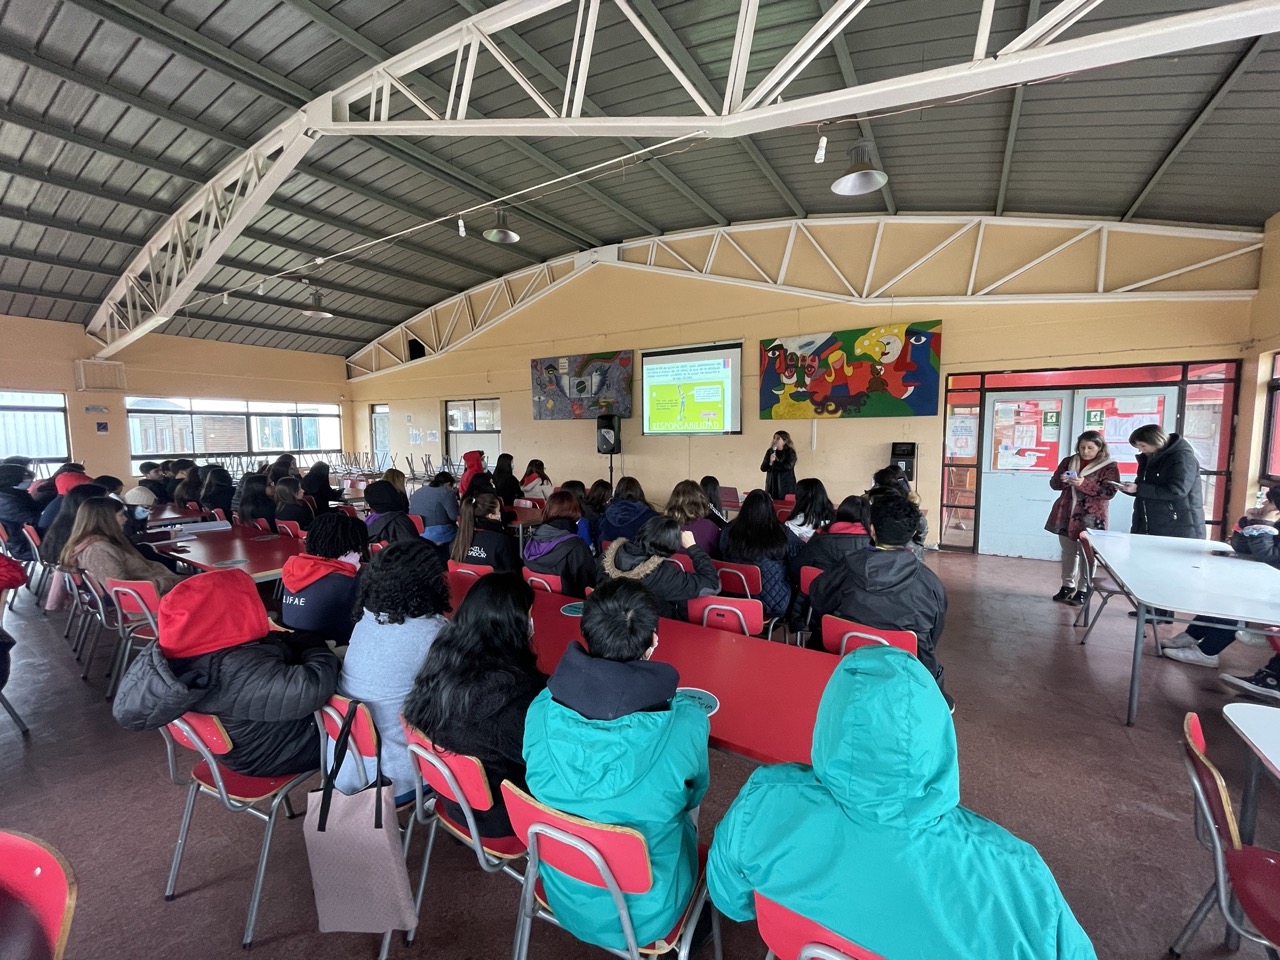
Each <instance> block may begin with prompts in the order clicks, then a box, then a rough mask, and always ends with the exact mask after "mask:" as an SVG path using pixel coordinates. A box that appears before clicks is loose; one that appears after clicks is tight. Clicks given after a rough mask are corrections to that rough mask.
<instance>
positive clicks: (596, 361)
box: [529, 350, 635, 420]
mask: <svg viewBox="0 0 1280 960" xmlns="http://www.w3.org/2000/svg"><path fill="white" fill-rule="evenodd" d="M529 366H530V375H531V376H532V378H533V419H535V420H593V419H595V418H596V417H598V416H600V415H601V414H603V413H616V414H617V415H618V416H620V417H629V416H631V380H632V377H633V376H634V374H635V366H634V364H633V362H632V357H631V351H630V350H618V351H616V352H614V353H581V354H576V355H574V356H569V357H547V358H544V359H542V360H533V361H531V362H530V365H529Z"/></svg>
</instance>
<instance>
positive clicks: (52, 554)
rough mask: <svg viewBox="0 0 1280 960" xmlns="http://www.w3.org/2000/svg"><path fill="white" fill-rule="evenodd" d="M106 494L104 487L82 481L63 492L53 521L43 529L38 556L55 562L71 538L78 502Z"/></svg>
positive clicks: (78, 507)
mask: <svg viewBox="0 0 1280 960" xmlns="http://www.w3.org/2000/svg"><path fill="white" fill-rule="evenodd" d="M106 495H107V490H106V488H105V487H100V486H98V484H96V483H82V484H79V485H78V486H75V487H72V488H71V489H70V490H68V491H67V492H66V493H65V494H63V496H62V505H61V506H60V507H59V508H58V515H57V516H56V517H54V518H53V523H51V524H50V525H49V529H48V530H47V531H45V535H44V539H43V540H41V541H40V556H42V557H44V559H45V560H47V561H48V562H49V563H57V562H58V558H59V557H60V556H62V548H63V547H65V546H66V545H67V541H68V540H69V539H71V528H72V527H74V526H75V525H76V511H77V510H79V509H80V504H82V503H84V502H85V501H86V500H88V499H89V498H90V497H105V496H106ZM127 509H129V510H133V507H132V506H130V507H128V508H127Z"/></svg>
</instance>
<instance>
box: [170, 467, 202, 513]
mask: <svg viewBox="0 0 1280 960" xmlns="http://www.w3.org/2000/svg"><path fill="white" fill-rule="evenodd" d="M201 470H202V468H201V467H198V466H197V467H192V468H191V469H190V470H188V471H187V475H186V476H185V477H183V478H182V479H181V480H179V481H178V485H177V487H175V488H174V491H173V502H174V503H177V504H183V505H186V504H190V503H196V504H198V503H199V502H200V494H201V493H202V492H203V491H204V476H203V475H202V473H201ZM205 472H207V471H205Z"/></svg>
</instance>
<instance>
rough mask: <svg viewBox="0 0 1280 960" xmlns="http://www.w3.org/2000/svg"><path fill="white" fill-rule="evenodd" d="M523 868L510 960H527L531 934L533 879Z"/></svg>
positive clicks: (527, 869)
mask: <svg viewBox="0 0 1280 960" xmlns="http://www.w3.org/2000/svg"><path fill="white" fill-rule="evenodd" d="M529 869H530V868H529V867H525V879H524V883H523V884H522V885H521V889H520V912H519V913H517V914H516V937H515V943H514V944H513V945H512V948H511V960H528V958H529V935H530V934H531V933H532V932H533V913H534V902H533V889H534V882H535V879H536V878H535V877H533V876H532V875H531V874H530V873H529Z"/></svg>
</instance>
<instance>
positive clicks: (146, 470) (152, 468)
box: [138, 460, 169, 503]
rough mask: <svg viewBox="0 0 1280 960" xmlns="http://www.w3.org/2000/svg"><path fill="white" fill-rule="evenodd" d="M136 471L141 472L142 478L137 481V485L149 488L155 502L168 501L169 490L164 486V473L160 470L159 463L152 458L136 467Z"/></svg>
mask: <svg viewBox="0 0 1280 960" xmlns="http://www.w3.org/2000/svg"><path fill="white" fill-rule="evenodd" d="M138 472H139V473H140V474H142V479H141V480H139V481H138V486H140V487H145V488H146V489H148V490H150V491H151V493H152V494H153V495H154V496H155V498H156V502H157V503H168V502H169V491H168V490H167V489H166V487H165V482H164V474H163V473H162V472H161V470H160V464H158V463H156V462H155V461H154V460H148V461H146V462H145V463H143V464H142V465H141V466H139V467H138Z"/></svg>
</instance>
